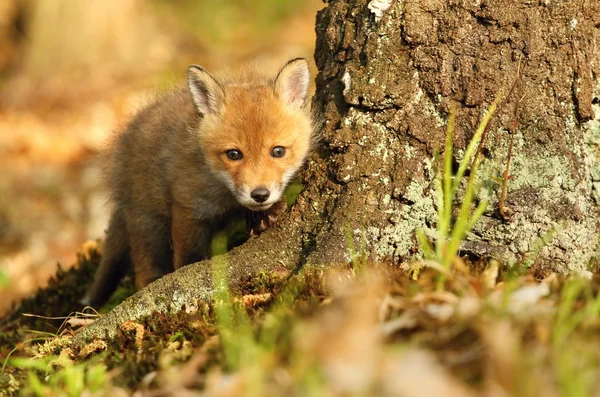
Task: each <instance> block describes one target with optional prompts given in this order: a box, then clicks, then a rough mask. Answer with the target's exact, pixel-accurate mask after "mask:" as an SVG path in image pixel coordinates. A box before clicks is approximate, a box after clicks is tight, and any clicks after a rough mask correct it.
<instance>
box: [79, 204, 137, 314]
mask: <svg viewBox="0 0 600 397" xmlns="http://www.w3.org/2000/svg"><path fill="white" fill-rule="evenodd" d="M129 266H131V261H130V259H129V241H128V238H127V228H126V224H125V218H124V217H123V214H122V212H121V211H119V210H116V211H114V212H113V213H112V215H111V217H110V221H109V224H108V230H107V231H106V238H105V239H104V243H103V245H102V259H101V260H100V267H99V268H98V270H97V271H96V275H95V276H94V282H93V283H92V286H91V287H90V289H89V290H88V292H87V294H86V296H85V297H84V298H83V299H82V300H81V303H82V304H84V305H93V306H99V305H102V304H103V303H105V302H106V301H107V300H108V298H110V296H111V295H112V293H113V292H114V291H115V289H116V288H117V285H118V284H119V281H120V280H121V278H123V276H124V275H125V273H126V272H127V270H128V269H129Z"/></svg>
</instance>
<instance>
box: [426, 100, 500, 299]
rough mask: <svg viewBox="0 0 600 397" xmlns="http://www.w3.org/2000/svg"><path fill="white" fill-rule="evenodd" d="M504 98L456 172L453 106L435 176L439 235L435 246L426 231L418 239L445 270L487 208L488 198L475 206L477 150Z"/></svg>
mask: <svg viewBox="0 0 600 397" xmlns="http://www.w3.org/2000/svg"><path fill="white" fill-rule="evenodd" d="M502 98H503V94H502V91H500V92H499V93H498V94H497V95H496V98H495V99H494V101H493V102H492V104H491V105H490V107H489V108H488V110H487V112H486V114H485V115H484V117H483V119H482V120H481V122H480V123H479V126H478V127H477V131H476V132H475V134H474V135H473V138H472V139H471V142H469V145H468V146H467V149H466V150H465V153H464V155H463V158H462V160H461V161H460V164H459V167H458V170H457V172H456V174H455V175H452V156H453V145H452V141H453V138H454V124H455V118H456V110H455V108H454V107H451V109H450V115H449V117H448V124H447V132H446V142H445V146H444V167H443V176H442V173H441V172H440V170H439V168H438V171H437V173H436V179H435V199H436V205H437V236H436V241H435V247H432V246H431V244H430V243H429V241H428V240H427V238H426V236H425V233H424V232H423V230H419V231H418V232H417V238H418V240H419V243H420V246H421V249H422V251H423V253H424V254H425V258H426V259H429V260H433V261H435V262H437V263H439V264H440V265H441V266H442V268H443V269H449V268H450V265H451V264H452V262H453V261H454V259H455V258H456V255H457V254H458V250H459V248H460V244H461V242H462V241H463V239H464V238H465V236H466V235H467V233H468V232H469V231H470V230H471V229H473V226H474V225H475V223H476V222H477V221H478V220H479V218H480V217H481V215H483V213H484V211H485V210H486V208H487V204H488V203H487V200H482V201H480V202H479V203H478V204H477V206H476V207H475V209H474V210H473V209H472V206H473V203H474V201H475V197H476V196H477V192H478V189H479V185H478V182H477V179H476V176H477V171H478V169H479V164H480V161H481V156H480V153H478V152H476V150H477V147H478V144H479V141H480V140H481V139H482V136H483V134H484V131H485V130H486V129H487V127H488V124H489V123H490V121H491V119H492V117H493V115H494V113H495V111H496V108H497V107H498V104H499V103H500V102H501V100H502ZM469 165H470V174H469V179H468V181H467V183H466V188H465V191H464V194H463V195H462V197H459V188H460V185H461V183H462V181H463V177H464V175H465V172H466V171H467V168H469ZM459 199H460V200H462V201H461V203H460V206H459V211H458V216H457V217H456V219H454V220H453V219H452V218H453V215H452V214H453V208H452V207H453V204H454V202H455V201H458V200H459ZM444 277H445V276H444V274H443V273H441V274H440V279H439V280H440V284H439V286H440V287H441V286H442V285H443V280H444Z"/></svg>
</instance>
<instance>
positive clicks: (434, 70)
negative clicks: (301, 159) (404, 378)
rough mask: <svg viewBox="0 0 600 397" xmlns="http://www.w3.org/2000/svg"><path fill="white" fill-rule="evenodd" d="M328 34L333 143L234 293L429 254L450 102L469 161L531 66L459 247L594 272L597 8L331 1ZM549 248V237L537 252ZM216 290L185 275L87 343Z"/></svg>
mask: <svg viewBox="0 0 600 397" xmlns="http://www.w3.org/2000/svg"><path fill="white" fill-rule="evenodd" d="M316 28H317V47H316V53H315V57H316V62H317V66H318V69H319V74H318V76H317V93H316V96H315V98H314V100H313V106H316V107H317V109H319V110H320V111H321V113H322V115H323V117H324V128H323V140H322V144H321V147H320V150H319V152H318V153H317V154H316V155H314V156H313V157H312V158H311V160H310V162H309V165H308V167H307V169H306V171H305V172H304V174H303V180H304V184H305V189H304V191H303V192H302V193H301V195H300V197H299V198H298V201H297V203H296V204H295V205H294V207H293V209H292V210H291V211H290V212H289V213H288V214H287V215H286V216H284V217H283V219H281V220H280V222H279V223H278V224H277V225H276V226H275V227H273V228H272V229H270V230H268V231H267V232H266V233H264V234H263V235H261V236H260V237H259V238H253V239H251V240H250V241H248V242H247V243H246V244H244V245H242V246H240V247H238V248H236V249H234V250H233V251H232V252H230V253H229V254H228V258H227V260H228V263H229V271H230V280H231V284H232V285H233V286H234V287H235V286H239V285H240V283H242V282H243V280H245V279H247V278H248V276H249V275H250V274H254V273H256V272H257V271H260V270H270V269H274V268H275V267H277V266H281V265H283V266H285V267H287V268H288V269H290V270H294V269H298V268H299V267H301V266H304V265H306V264H309V265H313V266H328V265H330V264H337V263H347V262H348V261H349V260H351V259H352V257H351V256H352V255H353V254H359V255H362V254H366V255H367V256H368V258H369V259H370V260H372V261H388V262H392V263H394V264H397V265H403V264H406V263H408V262H409V261H411V260H412V259H413V258H415V257H418V256H419V254H420V253H419V248H418V244H417V241H416V238H415V230H417V229H419V228H422V229H424V231H425V232H426V234H428V235H430V236H432V237H433V236H434V231H435V226H436V225H435V222H436V208H435V204H434V198H433V179H434V176H435V175H434V166H435V165H434V160H433V155H434V153H435V152H436V151H440V150H443V142H444V139H445V119H446V115H447V114H448V109H449V106H450V105H451V103H458V104H459V106H458V111H457V124H456V129H455V135H454V144H455V147H456V148H458V149H459V150H457V154H456V160H459V159H460V155H461V150H460V149H461V148H465V147H466V145H467V144H468V142H469V140H470V138H471V136H472V134H473V133H474V132H475V129H476V127H477V124H478V122H479V119H480V117H481V115H482V114H483V111H484V110H485V109H486V108H487V106H488V105H489V103H490V102H491V101H492V100H493V99H494V96H495V95H496V93H497V92H498V90H499V89H500V87H502V86H508V85H510V83H511V82H512V81H513V80H514V79H515V78H516V76H517V67H518V66H517V65H518V64H519V60H521V65H522V66H523V71H522V85H521V89H520V90H519V91H520V92H519V93H518V95H517V94H515V93H514V94H513V95H512V96H511V97H510V98H509V99H508V100H507V102H506V103H505V105H504V106H503V107H502V109H501V111H500V112H499V114H498V116H497V117H496V119H495V121H494V122H493V123H492V125H491V128H490V130H489V133H488V136H487V138H486V141H485V144H484V150H483V153H484V155H485V159H484V161H483V164H482V166H481V168H480V171H479V173H478V178H479V179H480V181H481V182H482V186H483V187H482V189H481V192H480V193H479V197H478V199H483V198H486V199H488V200H490V205H489V206H488V209H487V211H486V213H485V214H484V216H483V218H482V219H481V220H480V222H478V224H477V226H476V228H475V230H474V231H473V232H472V233H471V234H469V236H468V237H467V239H466V241H465V242H464V244H463V246H462V252H463V253H468V254H473V255H477V256H485V257H489V256H493V257H495V258H497V259H499V260H502V261H504V262H506V263H507V264H513V263H515V262H517V261H520V260H522V259H523V258H528V259H531V260H532V262H533V264H534V266H535V267H536V268H539V269H542V270H553V271H558V272H561V273H567V272H569V271H583V270H585V269H586V267H587V266H588V263H589V262H590V260H591V259H592V258H593V257H594V255H595V254H596V247H597V242H598V237H599V235H598V232H599V229H598V226H599V225H598V202H599V200H600V190H599V189H600V164H599V163H598V160H597V157H596V153H598V150H599V147H598V144H599V143H600V104H599V103H598V102H599V99H598V98H599V97H600V80H599V78H600V51H598V49H597V43H598V40H599V39H600V6H599V5H598V3H597V2H590V1H585V0H571V1H561V2H556V1H553V0H542V1H539V2H526V3H523V2H520V1H515V0H495V1H485V0H476V1H461V0H454V1H443V0H421V1H417V0H404V1H401V0H372V1H368V0H331V1H329V4H328V6H327V7H326V8H325V9H324V10H322V11H321V12H320V13H319V14H318V17H317V27H316ZM520 99H522V100H521V102H520V105H519V109H520V111H519V117H518V128H517V130H516V132H515V134H514V147H513V149H512V160H511V174H512V178H511V179H510V180H509V181H508V183H507V188H508V190H507V197H506V206H507V207H509V208H510V209H511V213H512V216H511V217H510V218H508V219H503V218H502V217H501V216H499V214H498V202H499V199H500V194H501V175H502V172H503V171H504V169H505V167H506V161H507V152H508V147H509V134H508V133H507V127H508V126H509V125H510V124H511V122H512V118H513V110H514V106H515V103H516V101H518V100H520ZM552 231H554V233H552V234H551V235H550V233H551V232H552ZM544 237H551V238H550V239H549V241H546V242H545V243H544V244H541V240H542V239H543V238H544ZM541 245H543V247H541ZM540 247H541V248H540ZM211 293H212V287H211V282H210V261H203V262H200V263H198V264H194V265H190V266H187V267H185V268H183V269H180V270H179V271H177V272H175V273H173V274H170V275H168V276H166V277H164V278H163V279H161V280H158V281H156V282H155V283H153V284H151V285H150V286H149V287H148V288H146V289H144V290H142V291H139V292H138V293H137V294H136V295H134V296H133V297H131V298H130V299H128V300H127V301H125V302H124V303H123V304H122V305H120V306H119V307H117V308H116V309H115V310H114V311H113V312H111V313H110V314H108V315H107V316H105V317H103V318H102V319H101V320H100V321H98V322H96V323H94V324H92V325H91V326H88V327H86V328H85V329H84V330H83V331H82V332H81V333H80V334H78V336H77V338H78V339H77V341H84V340H86V339H89V338H91V337H110V336H113V335H114V333H115V332H116V329H117V327H116V326H117V324H118V323H119V322H121V321H124V320H128V319H135V318H139V317H141V316H144V315H148V314H150V313H151V312H152V310H161V311H165V310H178V309H179V308H181V307H182V306H183V305H184V304H189V303H190V302H194V301H195V300H196V299H209V298H210V297H211Z"/></svg>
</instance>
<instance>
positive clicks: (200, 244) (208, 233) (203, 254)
mask: <svg viewBox="0 0 600 397" xmlns="http://www.w3.org/2000/svg"><path fill="white" fill-rule="evenodd" d="M172 215H173V222H172V224H171V239H172V241H173V264H174V266H175V269H179V268H180V267H183V266H185V265H189V264H190V263H194V262H199V261H201V260H203V259H207V258H209V257H210V242H211V237H212V226H211V224H210V223H208V222H202V221H200V220H198V219H194V217H193V215H192V214H191V212H190V211H189V210H186V209H185V208H182V207H180V206H174V207H173V214H172Z"/></svg>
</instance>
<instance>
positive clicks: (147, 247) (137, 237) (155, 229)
mask: <svg viewBox="0 0 600 397" xmlns="http://www.w3.org/2000/svg"><path fill="white" fill-rule="evenodd" d="M127 231H128V232H129V241H130V245H131V261H132V262H133V268H134V270H135V285H136V287H137V288H138V289H141V288H143V287H145V286H146V285H148V284H150V283H151V282H153V281H154V280H156V279H159V278H161V277H162V276H164V275H165V274H167V273H170V272H172V271H173V253H172V250H171V246H170V238H169V237H170V236H169V220H168V218H166V217H149V216H147V215H145V214H135V213H134V212H133V213H130V215H129V216H128V218H127Z"/></svg>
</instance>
